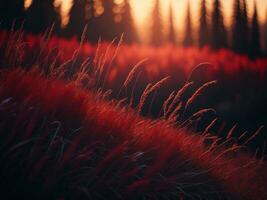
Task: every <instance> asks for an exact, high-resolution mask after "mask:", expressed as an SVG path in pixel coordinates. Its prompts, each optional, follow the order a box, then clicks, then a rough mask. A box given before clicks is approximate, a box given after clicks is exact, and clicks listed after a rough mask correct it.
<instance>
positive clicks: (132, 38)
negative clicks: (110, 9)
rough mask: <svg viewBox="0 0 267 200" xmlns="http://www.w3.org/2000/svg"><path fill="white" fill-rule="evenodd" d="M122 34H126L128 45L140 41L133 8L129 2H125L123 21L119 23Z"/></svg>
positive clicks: (126, 0)
mask: <svg viewBox="0 0 267 200" xmlns="http://www.w3.org/2000/svg"><path fill="white" fill-rule="evenodd" d="M119 27H121V28H120V34H122V33H125V38H124V41H125V42H127V43H133V42H137V41H138V36H137V32H136V28H135V25H134V21H133V16H132V11H131V6H130V3H129V0H125V4H124V8H123V13H122V20H121V22H120V23H119Z"/></svg>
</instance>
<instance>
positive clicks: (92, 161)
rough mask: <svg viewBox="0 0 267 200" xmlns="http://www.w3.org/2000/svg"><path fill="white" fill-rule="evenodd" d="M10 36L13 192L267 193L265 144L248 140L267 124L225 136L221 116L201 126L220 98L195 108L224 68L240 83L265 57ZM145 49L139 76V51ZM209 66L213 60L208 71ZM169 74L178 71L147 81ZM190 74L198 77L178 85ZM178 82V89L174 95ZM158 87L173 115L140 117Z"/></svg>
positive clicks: (5, 157)
mask: <svg viewBox="0 0 267 200" xmlns="http://www.w3.org/2000/svg"><path fill="white" fill-rule="evenodd" d="M7 37H8V38H9V39H8V40H6V39H7ZM4 41H5V42H4ZM0 44H1V54H0V55H1V68H2V70H1V77H0V110H1V112H0V149H1V152H2V153H0V187H1V190H2V191H3V192H2V194H1V195H3V196H4V197H6V199H18V198H22V199H24V198H27V199H57V200H60V199H155V200H156V199H181V200H182V199H240V200H241V199H242V200H243V199H248V200H251V199H259V200H264V199H266V198H267V193H266V188H267V176H266V170H267V166H266V161H265V159H264V156H263V155H260V154H259V153H255V154H254V153H250V151H249V150H248V149H247V148H246V146H247V145H248V144H250V143H251V142H252V141H253V140H254V139H255V138H256V137H257V136H258V134H259V131H260V130H261V128H260V129H259V130H258V131H256V132H255V133H254V134H243V135H240V136H236V135H234V132H235V128H233V129H231V130H230V131H229V132H228V133H227V137H226V139H221V137H220V136H218V135H214V132H213V131H211V129H212V127H213V125H214V124H213V123H211V124H210V126H206V128H205V129H204V131H201V132H196V131H194V130H195V129H193V128H192V127H194V125H193V124H192V123H193V122H194V121H198V120H199V119H201V118H202V116H203V115H204V114H207V113H208V112H213V110H212V109H209V108H207V107H209V105H205V107H206V108H207V109H204V110H200V111H199V109H197V108H198V106H197V107H195V109H197V111H199V112H194V109H189V107H191V104H193V103H194V102H195V101H198V99H199V95H200V94H202V93H203V92H204V91H205V90H206V89H208V86H210V85H213V83H214V82H209V81H210V80H213V79H214V76H217V75H218V74H220V77H223V78H226V80H227V81H230V80H231V81H232V82H230V83H233V82H234V80H235V78H236V77H239V76H240V74H244V76H245V75H246V76H247V75H248V74H249V77H250V78H251V77H253V80H255V81H253V80H251V82H256V83H255V85H260V86H262V83H264V82H265V81H266V76H265V75H266V66H267V65H266V64H267V61H266V60H264V59H259V60H256V61H250V60H249V59H248V58H246V57H245V56H239V55H236V54H234V53H232V52H230V51H226V50H222V51H220V52H216V53H213V52H211V51H209V50H208V49H203V50H198V49H193V48H192V49H183V48H176V47H171V46H168V47H164V48H160V49H153V48H150V47H138V46H134V45H133V46H126V45H121V44H120V43H119V45H110V46H109V45H108V44H102V45H101V46H100V48H97V47H92V46H90V45H89V44H83V45H81V46H79V44H78V43H77V42H75V41H72V42H68V41H65V40H61V39H58V38H50V37H47V36H46V37H41V36H40V37H33V36H29V35H26V36H23V35H22V34H21V33H20V32H14V33H10V34H7V33H4V32H2V34H1V36H0ZM118 46H119V47H120V48H118ZM77 49H78V50H77ZM107 50H108V51H107ZM114 54H115V56H113V55H114ZM88 56H89V57H90V59H87V58H88ZM145 58H147V59H148V61H145V62H146V64H142V65H145V67H144V69H143V71H144V72H143V74H142V75H140V76H139V75H138V74H139V70H140V68H141V65H140V66H139V65H136V63H137V62H138V61H140V60H142V59H145ZM202 62H205V63H206V64H203V65H201V66H200V67H198V68H197V69H195V70H193V71H194V73H191V72H192V69H194V68H195V67H196V66H197V64H199V63H202ZM207 62H208V63H211V64H208V63H207ZM18 66H19V67H18ZM133 66H135V67H134V68H133ZM206 67H208V68H209V67H212V70H204V71H202V70H203V69H202V68H206ZM16 68H18V69H16ZM132 69H133V70H132ZM198 70H200V71H201V73H195V71H198ZM129 72H130V73H129ZM128 74H129V75H128ZM176 74H177V77H176V76H174V75H176ZM178 74H179V75H178ZM190 74H191V76H190ZM168 75H172V77H173V79H176V78H177V79H178V80H174V81H173V79H171V80H169V79H168V80H167V79H162V80H161V81H160V82H158V83H156V84H149V85H148V86H147V83H148V82H151V81H153V82H156V81H158V80H160V79H161V78H163V77H166V76H168ZM126 77H127V79H126V80H127V81H126V82H124V80H125V78H126ZM200 77H201V78H203V77H205V78H204V80H205V81H204V82H209V83H208V84H206V85H205V84H204V86H202V87H200V89H197V88H199V87H197V86H195V87H193V88H191V89H190V87H191V83H190V81H192V79H194V80H197V81H196V82H197V83H198V84H201V83H202V82H203V81H199V78H200ZM255 77H256V78H255ZM254 78H255V79H254ZM187 79H190V80H188V82H186V80H187ZM222 80H223V79H222ZM245 80H247V79H245ZM248 80H249V79H248ZM185 82H186V83H187V84H186V86H188V88H187V89H186V88H185V87H183V88H182V89H180V90H178V91H177V89H179V84H180V85H182V84H184V83H185ZM122 85H123V87H122V89H121V86H122ZM165 86H166V87H167V89H166V87H165ZM145 87H146V90H145V92H144V93H143V94H141V93H142V92H140V91H143V89H144V88H145ZM163 87H165V90H164V91H163ZM262 87H264V86H262ZM109 88H113V89H114V90H113V93H112V92H111V91H109V90H107V89H109ZM227 88H231V85H230V86H228V87H227ZM174 89H175V90H176V92H175V93H174V94H179V95H180V96H179V95H177V97H179V98H177V101H175V100H174V99H175V98H174V97H172V96H170V99H169V100H166V99H167V98H168V95H169V94H170V92H169V91H172V90H174ZM132 91H133V93H132ZM157 91H158V93H161V92H162V91H163V95H162V96H160V97H158V98H160V99H164V100H163V101H162V103H155V104H154V107H157V108H158V109H159V110H162V112H161V113H162V115H161V116H160V117H159V118H157V119H154V120H152V119H149V118H145V117H141V116H140V115H139V113H143V114H144V112H145V111H146V110H148V108H147V107H146V103H145V102H150V105H152V107H153V103H151V100H152V102H153V98H150V97H151V95H152V93H155V92H157ZM187 92H188V94H187ZM139 93H140V95H139ZM132 94H133V95H134V96H133V95H132ZM192 94H193V96H192ZM238 95H239V93H238ZM140 96H141V97H140ZM149 96H150V97H149ZM182 96H183V97H182ZM124 97H128V99H124ZM166 97H167V98H166ZM171 97H172V98H171ZM135 98H136V99H135ZM180 98H181V99H180ZM120 99H122V100H120ZM131 99H133V100H132V101H131ZM139 99H140V100H139ZM163 102H164V103H163ZM171 102H174V104H173V103H171ZM202 103H205V102H202ZM129 104H130V105H129ZM162 104H163V105H162ZM171 105H173V106H171ZM141 111H143V112H141ZM145 113H146V112H145ZM186 113H187V114H188V115H189V116H187V114H186ZM171 116H172V117H171ZM188 117H189V119H188ZM187 119H188V120H187ZM214 122H215V121H214Z"/></svg>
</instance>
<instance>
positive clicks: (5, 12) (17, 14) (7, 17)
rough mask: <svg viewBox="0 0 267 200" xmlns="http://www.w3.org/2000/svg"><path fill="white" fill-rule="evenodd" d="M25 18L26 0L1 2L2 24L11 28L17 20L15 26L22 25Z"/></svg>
mask: <svg viewBox="0 0 267 200" xmlns="http://www.w3.org/2000/svg"><path fill="white" fill-rule="evenodd" d="M24 19H25V12H24V0H5V1H3V2H1V3H0V21H1V23H2V24H1V26H2V27H4V28H10V27H11V24H13V22H16V25H15V27H14V28H17V27H20V26H21V24H22V22H23V21H24Z"/></svg>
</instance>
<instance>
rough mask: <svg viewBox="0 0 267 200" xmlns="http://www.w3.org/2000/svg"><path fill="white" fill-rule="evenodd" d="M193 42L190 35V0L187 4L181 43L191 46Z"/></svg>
mask: <svg viewBox="0 0 267 200" xmlns="http://www.w3.org/2000/svg"><path fill="white" fill-rule="evenodd" d="M193 43H194V41H193V36H192V22H191V11H190V1H189V2H188V6H187V16H186V27H185V36H184V41H183V45H184V46H185V47H188V46H192V45H193Z"/></svg>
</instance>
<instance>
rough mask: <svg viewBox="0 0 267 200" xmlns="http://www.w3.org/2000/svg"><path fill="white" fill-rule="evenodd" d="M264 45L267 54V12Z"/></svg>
mask: <svg viewBox="0 0 267 200" xmlns="http://www.w3.org/2000/svg"><path fill="white" fill-rule="evenodd" d="M264 35H265V37H264V44H265V45H264V46H265V55H267V12H266V17H265V28H264Z"/></svg>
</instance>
